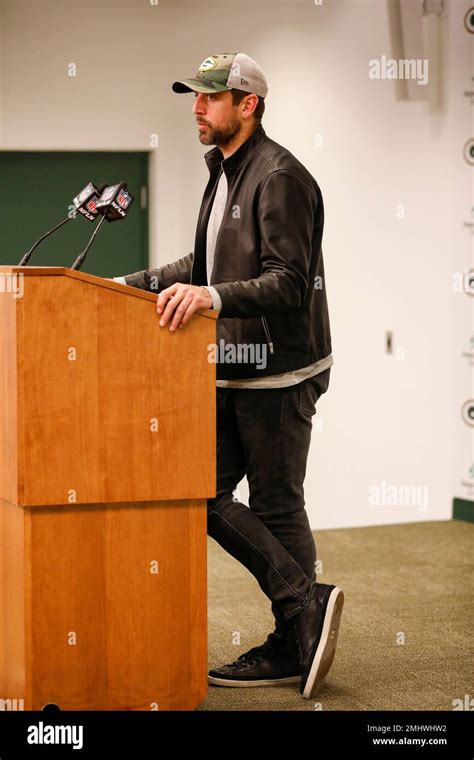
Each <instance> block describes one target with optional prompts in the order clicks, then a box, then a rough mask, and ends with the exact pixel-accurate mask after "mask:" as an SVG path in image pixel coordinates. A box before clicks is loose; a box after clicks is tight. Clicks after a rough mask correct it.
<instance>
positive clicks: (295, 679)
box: [207, 676, 301, 688]
mask: <svg viewBox="0 0 474 760" xmlns="http://www.w3.org/2000/svg"><path fill="white" fill-rule="evenodd" d="M207 680H208V681H209V683H212V684H214V686H236V687H239V688H245V687H249V686H280V685H281V684H285V683H301V676H288V677H287V678H278V679H275V680H272V679H268V680H267V681H232V680H230V679H226V678H215V677H214V676H208V677H207Z"/></svg>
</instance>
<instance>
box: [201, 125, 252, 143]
mask: <svg viewBox="0 0 474 760" xmlns="http://www.w3.org/2000/svg"><path fill="white" fill-rule="evenodd" d="M241 129H242V124H241V122H240V121H239V119H233V120H232V121H228V122H227V124H225V125H224V126H223V127H215V128H214V127H211V126H209V125H208V124H206V129H205V130H201V131H200V132H199V139H200V141H201V142H202V143H203V145H223V146H227V145H229V143H231V142H232V141H233V140H234V139H235V138H236V137H237V135H238V134H239V132H240V131H241Z"/></svg>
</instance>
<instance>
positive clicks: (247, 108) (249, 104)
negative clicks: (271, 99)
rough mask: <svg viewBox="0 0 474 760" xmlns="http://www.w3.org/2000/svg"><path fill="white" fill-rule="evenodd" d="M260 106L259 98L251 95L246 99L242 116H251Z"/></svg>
mask: <svg viewBox="0 0 474 760" xmlns="http://www.w3.org/2000/svg"><path fill="white" fill-rule="evenodd" d="M257 104H258V97H257V96H256V95H254V94H253V93H252V94H249V95H248V96H247V97H246V98H245V105H244V108H243V111H242V114H245V116H251V115H252V114H253V112H254V111H255V109H256V107H257Z"/></svg>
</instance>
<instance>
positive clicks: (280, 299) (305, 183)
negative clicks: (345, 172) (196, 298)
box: [125, 125, 332, 380]
mask: <svg viewBox="0 0 474 760" xmlns="http://www.w3.org/2000/svg"><path fill="white" fill-rule="evenodd" d="M204 157H205V160H206V163H207V166H208V168H209V172H210V176H209V182H208V184H207V187H206V189H205V191H204V196H203V199H202V204H201V210H200V212H199V218H198V222H197V229H196V239H195V245H194V251H193V252H191V253H189V254H188V255H187V256H185V257H184V258H182V259H179V260H178V261H175V262H173V263H171V264H165V265H164V266H162V267H159V268H158V269H151V270H144V271H142V272H135V273H134V274H129V275H126V277H125V280H126V282H127V285H131V286H133V287H139V288H144V289H146V290H155V291H156V292H161V291H162V290H164V289H165V288H167V287H169V286H170V285H172V284H174V283H175V282H183V283H191V284H193V285H207V284H208V283H207V279H206V231H207V222H208V219H209V214H210V211H211V208H212V203H213V200H214V195H215V190H216V187H217V182H218V179H219V176H220V173H221V171H222V170H223V171H224V172H225V173H226V177H227V183H228V196H227V204H226V208H225V211H224V216H223V219H222V223H221V226H220V228H219V233H218V237H217V241H216V248H215V252H214V266H213V270H212V274H211V278H210V282H209V284H210V285H213V286H214V287H215V288H216V290H217V291H218V293H219V295H220V297H221V300H222V310H221V312H220V314H219V319H218V320H217V345H218V346H219V345H228V344H232V345H234V346H237V347H238V344H245V345H248V344H257V343H259V344H262V343H265V344H266V345H267V346H268V351H267V356H266V359H267V361H266V366H265V368H261V367H257V366H256V363H255V362H252V361H248V359H249V353H248V352H247V353H245V352H243V353H242V356H243V357H245V358H244V359H242V360H241V361H234V362H231V363H228V362H226V361H222V362H218V363H217V366H216V376H217V379H224V380H227V379H235V378H248V377H262V376H265V375H275V374H279V373H280V372H287V371H288V370H293V369H298V368H300V367H305V366H307V365H308V364H312V363H313V362H316V361H319V360H320V359H323V358H324V357H326V356H328V355H329V354H330V353H331V351H332V348H331V332H330V324H329V314H328V305H327V298H326V281H325V277H324V263H323V254H322V248H321V241H322V235H323V226H324V205H323V198H322V194H321V190H320V188H319V185H318V183H317V182H316V180H315V179H314V178H313V177H312V176H311V174H310V173H309V172H308V171H307V169H305V167H304V166H303V165H302V164H301V163H300V162H299V161H298V159H297V158H295V156H293V155H292V153H290V151H288V150H287V149H286V148H284V147H282V146H281V145H279V144H278V143H276V142H275V141H274V140H271V139H270V138H269V137H268V136H267V135H266V133H265V130H264V129H263V127H262V125H259V126H258V127H257V129H256V130H255V131H254V132H253V133H252V134H251V135H250V137H249V138H248V139H247V140H246V141H245V142H244V143H243V144H242V145H241V146H240V147H239V148H238V149H237V151H235V153H233V154H232V155H231V156H229V157H228V158H226V159H223V156H222V153H221V151H220V149H219V148H217V147H216V148H213V149H212V150H210V151H208V152H207V153H206V154H205V156H204ZM152 278H153V279H152ZM221 341H224V342H225V344H221Z"/></svg>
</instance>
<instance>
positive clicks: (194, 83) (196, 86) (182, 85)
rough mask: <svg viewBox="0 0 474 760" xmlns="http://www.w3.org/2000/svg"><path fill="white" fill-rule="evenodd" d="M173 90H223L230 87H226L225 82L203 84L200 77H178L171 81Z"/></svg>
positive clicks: (208, 91) (209, 91)
mask: <svg viewBox="0 0 474 760" xmlns="http://www.w3.org/2000/svg"><path fill="white" fill-rule="evenodd" d="M171 87H172V89H173V91H174V92H178V93H180V92H207V93H211V92H224V91H225V90H231V89H232V87H227V86H226V85H225V84H218V83H217V82H213V83H212V86H211V85H209V86H207V85H205V84H203V83H202V81H201V80H200V79H180V80H179V81H177V82H173V84H172V85H171Z"/></svg>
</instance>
